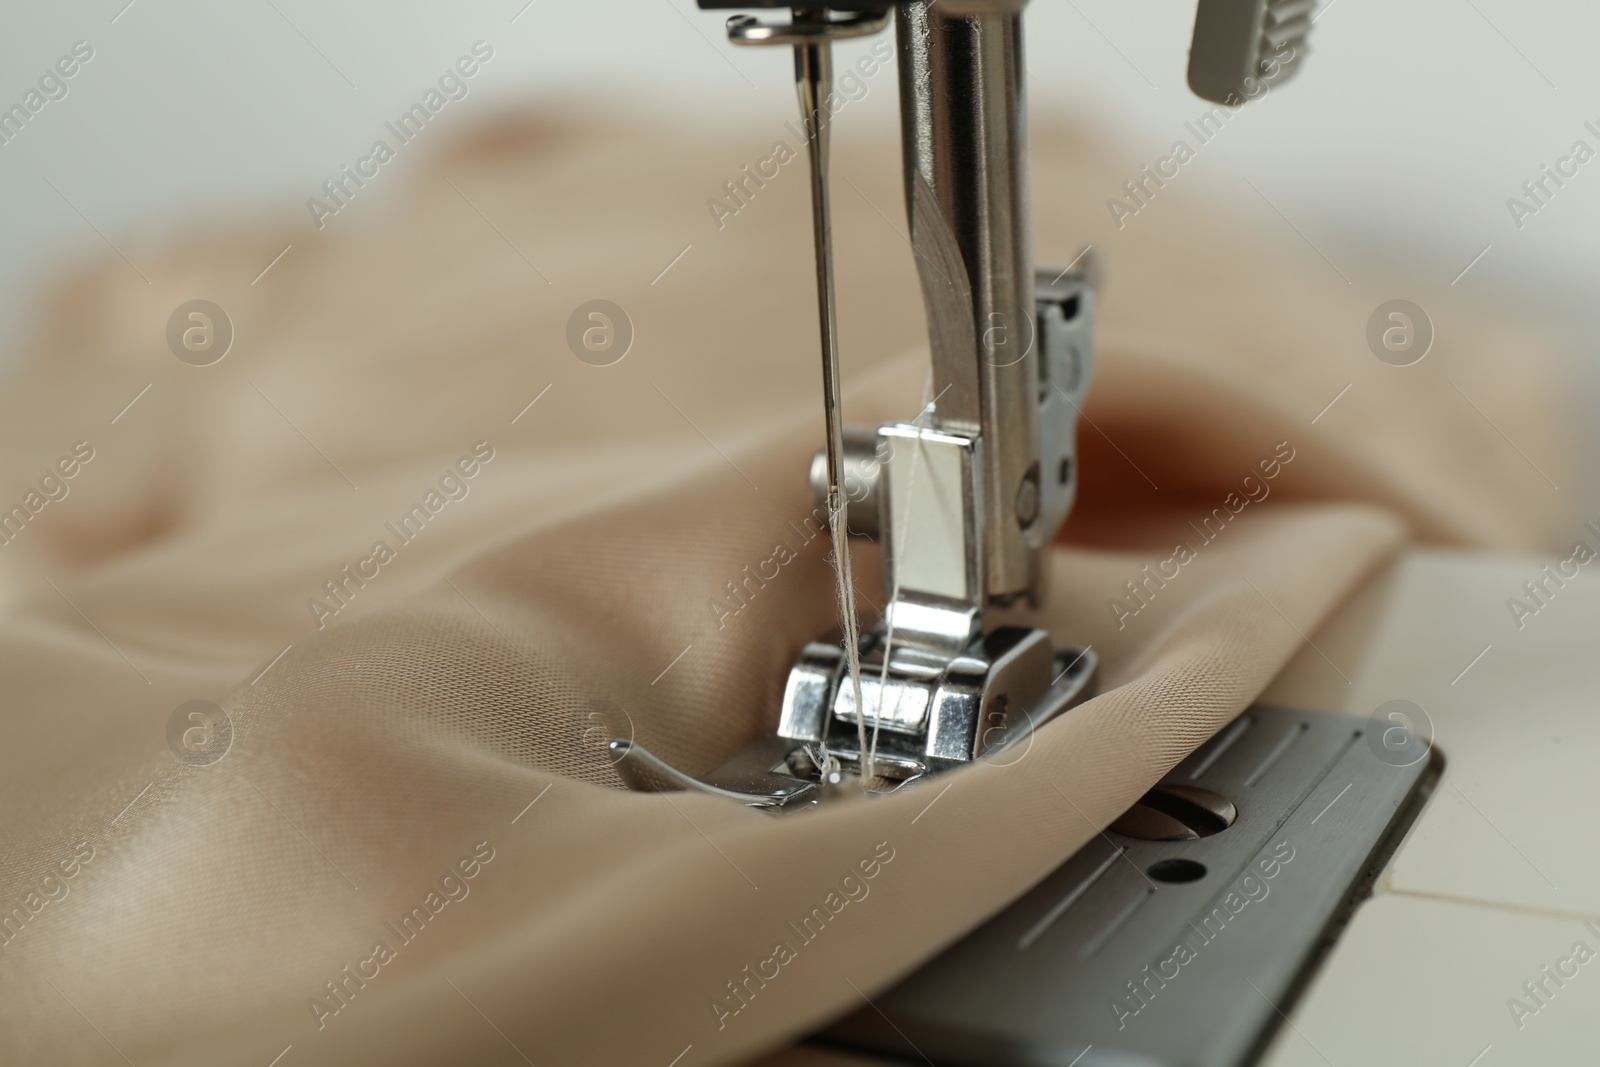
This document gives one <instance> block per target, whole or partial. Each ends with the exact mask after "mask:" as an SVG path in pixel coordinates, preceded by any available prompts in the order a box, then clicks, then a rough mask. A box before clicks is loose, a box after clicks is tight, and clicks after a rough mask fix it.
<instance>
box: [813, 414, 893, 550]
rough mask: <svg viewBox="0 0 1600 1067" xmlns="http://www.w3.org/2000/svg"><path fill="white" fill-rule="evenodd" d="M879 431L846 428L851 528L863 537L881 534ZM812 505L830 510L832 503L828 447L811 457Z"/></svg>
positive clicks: (846, 490)
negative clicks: (879, 517) (879, 515)
mask: <svg viewBox="0 0 1600 1067" xmlns="http://www.w3.org/2000/svg"><path fill="white" fill-rule="evenodd" d="M881 466H882V457H881V456H880V454H879V452H878V431H877V429H876V428H875V427H872V426H851V425H848V424H847V425H846V426H845V428H844V478H843V488H844V493H845V496H846V497H848V498H849V500H850V532H851V533H853V534H856V535H857V536H860V537H871V538H876V537H877V536H878V484H879V478H878V471H879V469H880V467H881ZM810 482H811V506H812V507H813V508H820V509H822V510H823V511H824V513H826V511H827V507H828V450H827V449H825V448H823V449H818V450H817V454H816V455H815V456H813V457H812V458H811V472H810Z"/></svg>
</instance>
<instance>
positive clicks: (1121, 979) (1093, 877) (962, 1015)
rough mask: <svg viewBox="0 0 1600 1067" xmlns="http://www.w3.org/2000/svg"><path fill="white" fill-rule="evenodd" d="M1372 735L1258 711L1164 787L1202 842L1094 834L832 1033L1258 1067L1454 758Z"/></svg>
mask: <svg viewBox="0 0 1600 1067" xmlns="http://www.w3.org/2000/svg"><path fill="white" fill-rule="evenodd" d="M1364 726H1365V723H1363V722H1362V721H1360V720H1357V719H1351V718H1349V717H1347V716H1342V715H1331V714H1327V713H1322V712H1307V711H1293V710H1288V709H1283V708H1272V707H1262V706H1257V707H1253V708H1250V709H1249V710H1247V711H1246V712H1245V713H1244V714H1243V715H1242V716H1240V718H1239V719H1238V720H1236V721H1235V722H1234V723H1233V724H1232V725H1231V726H1229V727H1227V728H1225V729H1224V730H1222V731H1221V732H1220V733H1219V734H1218V735H1217V736H1216V737H1214V738H1213V739H1212V740H1211V741H1209V742H1208V743H1207V744H1206V745H1204V746H1202V747H1201V748H1200V749H1199V750H1198V751H1197V752H1195V753H1194V754H1193V755H1191V756H1190V757H1189V758H1188V759H1186V760H1185V761H1184V762H1183V763H1181V764H1180V765H1179V766H1178V767H1177V768H1175V769H1174V770H1173V771H1172V773H1170V774H1169V775H1168V776H1167V777H1166V778H1165V779H1163V786H1165V787H1167V793H1168V795H1169V796H1170V795H1171V793H1172V791H1174V790H1177V791H1179V792H1178V795H1179V796H1181V797H1184V798H1185V799H1186V801H1187V805H1185V804H1173V803H1169V802H1164V801H1162V800H1161V799H1159V798H1158V799H1156V800H1155V803H1156V804H1157V805H1160V806H1161V807H1165V808H1166V811H1165V812H1164V813H1163V814H1166V815H1167V816H1169V818H1170V819H1172V820H1173V821H1176V822H1178V823H1183V822H1185V821H1192V822H1194V823H1195V827H1194V829H1195V831H1196V832H1195V833H1194V834H1193V835H1192V836H1191V835H1177V834H1171V833H1168V834H1166V835H1165V836H1168V837H1171V836H1179V837H1181V838H1183V839H1179V840H1140V839H1137V838H1134V837H1129V836H1126V835H1125V834H1121V833H1118V832H1116V831H1115V830H1111V831H1108V832H1107V833H1105V834H1103V835H1098V836H1096V837H1095V839H1094V840H1093V841H1091V842H1090V843H1089V844H1088V845H1086V846H1085V847H1084V848H1083V849H1081V850H1080V851H1079V852H1078V853H1077V854H1075V855H1074V856H1073V857H1072V858H1071V859H1069V860H1068V861H1067V862H1066V863H1065V864H1063V865H1062V866H1061V867H1059V868H1058V869H1057V870H1056V871H1055V872H1054V873H1052V874H1051V875H1049V876H1048V877H1047V878H1045V880H1044V881H1043V882H1041V883H1040V884H1039V885H1038V886H1036V887H1034V889H1033V890H1031V891H1030V892H1029V893H1027V894H1026V895H1025V896H1023V897H1022V898H1021V899H1020V900H1018V901H1017V902H1016V903H1014V904H1013V905H1011V906H1010V907H1009V908H1007V909H1006V910H1005V911H1003V912H1001V913H1000V914H999V915H998V916H996V917H995V918H994V919H993V920H991V921H990V922H989V923H987V924H986V925H984V926H982V927H980V928H979V929H978V930H976V931H975V932H973V933H972V934H971V935H969V936H968V937H967V938H966V939H965V940H963V941H960V942H958V943H957V944H956V945H954V946H953V947H952V948H950V949H949V950H947V951H946V952H945V953H944V954H943V955H941V956H939V957H937V958H935V959H934V960H933V961H932V962H930V963H929V964H928V965H926V966H925V967H923V968H922V969H921V970H920V971H917V972H916V973H914V974H913V975H911V977H910V978H908V979H906V980H905V981H904V982H903V983H901V984H900V985H899V986H898V987H896V988H895V989H893V990H890V991H889V992H888V993H885V994H883V995H881V996H878V997H874V998H873V1003H874V1004H875V1005H876V1007H875V1008H873V1009H866V1010H863V1011H861V1012H859V1013H858V1014H856V1015H853V1016H850V1017H848V1018H846V1019H844V1020H842V1021H840V1022H839V1023H837V1024H835V1025H834V1026H833V1027H831V1028H830V1029H829V1030H827V1031H826V1032H825V1033H824V1034H822V1035H820V1036H819V1038H818V1040H820V1041H822V1042H825V1043H828V1044H833V1045H843V1046H846V1047H850V1048H854V1049H859V1050H865V1051H870V1052H873V1053H876V1054H877V1055H880V1056H883V1055H887V1056H890V1057H895V1058H899V1059H904V1060H905V1061H907V1062H915V1063H923V1062H927V1061H928V1060H931V1061H932V1062H934V1063H936V1064H938V1065H939V1067H957V1065H968V1067H1024V1065H1025V1067H1067V1065H1068V1064H1075V1065H1076V1067H1113V1065H1116V1067H1132V1065H1138V1067H1238V1065H1242V1064H1248V1063H1251V1062H1253V1061H1254V1060H1255V1059H1256V1058H1257V1057H1258V1056H1259V1055H1260V1052H1261V1050H1262V1049H1263V1048H1264V1047H1265V1045H1266V1042H1267V1040H1268V1039H1269V1038H1270V1037H1271V1036H1272V1033H1273V1031H1274V1030H1275V1029H1276V1027H1277V1026H1278V1025H1279V1024H1280V1023H1281V1021H1282V1019H1283V1015H1282V1014H1280V1010H1281V1012H1287V1011H1289V1009H1290V1005H1291V1003H1292V1002H1293V999H1294V997H1295V995H1296V994H1297V993H1298V991H1299V989H1300V988H1301V987H1302V986H1303V984H1304V983H1305V981H1306V980H1307V979H1308V977H1309V974H1310V972H1311V970H1312V969H1313V968H1314V967H1315V965H1316V962H1317V961H1318V959H1319V958H1320V957H1321V956H1322V954H1323V953H1324V952H1325V951H1326V949H1327V947H1328V946H1329V945H1330V944H1331V943H1332V941H1333V939H1334V937H1336V936H1337V933H1338V930H1339V929H1340V928H1341V927H1342V925H1343V923H1344V921H1345V920H1346V919H1347V918H1348V916H1349V914H1350V912H1351V911H1352V910H1353V908H1354V906H1355V904H1356V903H1357V902H1358V901H1359V899H1360V898H1361V897H1362V896H1363V895H1364V893H1365V891H1366V889H1367V887H1368V886H1369V885H1370V881H1371V879H1372V877H1374V876H1375V874H1376V871H1377V869H1378V868H1379V867H1381V866H1382V864H1383V863H1384V862H1385V861H1386V860H1387V857H1388V856H1389V854H1390V853H1391V852H1392V850H1393V847H1394V845H1395V844H1396V843H1397V842H1398V839H1399V836H1400V835H1401V834H1402V833H1403V832H1404V830H1405V828H1406V827H1407V826H1409V825H1410V823H1411V821H1412V820H1413V819H1414V817H1415V814H1416V811H1417V809H1418V808H1419V807H1420V805H1421V802H1422V799H1423V798H1424V797H1425V796H1426V793H1427V791H1428V790H1429V789H1430V788H1431V786H1432V783H1433V781H1435V780H1436V779H1437V775H1438V767H1439V766H1440V765H1441V763H1442V761H1441V760H1440V759H1439V757H1438V755H1437V753H1434V754H1432V755H1431V757H1430V758H1423V759H1420V760H1419V761H1418V762H1416V763H1414V764H1413V765H1411V766H1408V767H1396V766H1391V765H1390V764H1389V763H1387V762H1384V760H1382V759H1380V758H1379V756H1378V754H1377V751H1376V747H1375V746H1373V745H1371V744H1369V743H1368V741H1367V739H1366V738H1365V736H1364V732H1363V728H1364ZM1155 792H1156V791H1152V793H1155ZM1208 794H1215V795H1217V796H1220V797H1221V798H1225V800H1226V801H1228V802H1231V803H1232V805H1233V807H1234V809H1235V810H1234V812H1233V813H1232V814H1234V815H1235V816H1236V817H1235V818H1234V819H1233V820H1232V824H1231V825H1227V826H1225V827H1222V828H1218V822H1217V820H1218V819H1219V818H1220V817H1221V816H1225V815H1226V814H1229V813H1228V812H1227V811H1226V809H1222V811H1221V815H1219V814H1218V811H1217V807H1216V805H1215V803H1214V802H1210V801H1208ZM1150 799H1151V797H1150V796H1149V795H1147V798H1146V801H1142V802H1141V806H1148V805H1147V803H1146V802H1147V801H1150ZM1138 807H1139V806H1136V808H1135V809H1134V810H1135V811H1137V810H1138ZM1152 810H1157V811H1158V810H1159V809H1158V808H1157V809H1152ZM1125 820H1126V817H1125ZM1125 820H1124V821H1120V822H1119V825H1123V826H1124V827H1125V828H1127V827H1128V826H1130V825H1131V826H1132V827H1134V828H1137V827H1138V826H1139V825H1140V821H1139V820H1134V822H1133V823H1132V824H1129V823H1127V822H1126V821H1125ZM1145 824H1146V825H1150V826H1154V827H1157V828H1162V827H1164V826H1165V824H1163V823H1161V822H1160V820H1146V822H1145Z"/></svg>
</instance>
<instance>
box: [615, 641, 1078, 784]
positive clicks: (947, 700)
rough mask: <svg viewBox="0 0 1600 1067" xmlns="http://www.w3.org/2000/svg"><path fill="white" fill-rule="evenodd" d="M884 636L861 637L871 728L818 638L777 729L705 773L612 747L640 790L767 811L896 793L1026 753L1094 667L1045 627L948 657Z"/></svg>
mask: <svg viewBox="0 0 1600 1067" xmlns="http://www.w3.org/2000/svg"><path fill="white" fill-rule="evenodd" d="M886 638H887V635H886V634H885V632H884V630H883V627H882V626H881V625H880V626H879V628H878V629H876V630H874V631H872V632H871V633H869V634H866V635H864V636H863V638H862V650H861V676H860V688H861V704H862V705H863V706H864V707H866V708H867V709H869V710H868V713H867V717H866V722H865V723H864V724H863V723H861V722H860V719H859V716H858V715H857V714H856V696H855V692H856V690H855V686H854V685H852V684H851V681H850V674H849V667H848V665H847V663H846V660H845V655H844V650H843V649H842V648H840V647H839V646H838V645H837V644H832V643H828V642H822V641H814V642H812V643H811V644H809V645H807V646H806V647H805V650H804V651H803V652H801V654H800V658H799V660H798V662H796V663H795V665H794V667H792V668H791V669H790V672H789V681H788V684H787V686H786V687H785V690H784V696H783V709H782V713H781V715H780V717H779V723H778V729H777V731H776V732H775V733H774V734H771V735H768V736H766V737H763V738H760V739H758V740H756V741H754V742H752V743H751V744H750V745H748V746H746V747H745V748H744V749H743V750H742V751H741V752H740V753H739V754H738V755H736V756H734V757H733V758H732V759H730V760H728V761H727V762H726V763H723V764H722V765H721V766H719V767H717V768H716V769H715V770H712V771H710V772H709V773H707V774H705V775H703V776H700V777H696V776H694V775H691V774H687V773H685V772H683V771H681V770H679V769H677V768H676V767H673V766H672V765H671V764H669V763H667V762H666V761H664V760H662V759H661V758H660V757H658V756H656V755H655V754H653V753H652V752H650V751H649V750H648V749H646V748H645V747H644V746H642V745H640V744H638V743H637V742H635V741H631V740H624V739H621V738H619V739H616V740H613V741H612V742H611V743H610V746H609V747H610V750H611V754H612V757H613V759H614V762H615V766H616V768H617V773H618V774H620V775H621V776H622V780H623V781H624V782H625V783H626V784H627V785H628V786H629V788H632V789H636V790H640V791H643V792H666V791H674V790H696V791H699V792H702V793H709V794H711V795H713V796H720V797H723V798H726V799H729V800H737V801H739V802H740V803H742V804H747V805H749V806H751V807H756V808H764V809H768V810H781V809H794V808H799V807H808V806H811V805H814V804H817V803H820V802H821V801H823V800H825V799H828V798H829V797H832V796H839V795H847V794H850V793H856V792H867V793H875V794H883V793H890V792H894V791H895V790H897V789H900V788H903V787H905V786H907V785H910V784H911V783H913V782H915V781H917V780H918V779H920V778H924V777H926V776H928V775H932V774H937V773H939V772H941V771H946V770H950V769H952V768H954V767H959V766H961V765H963V764H966V763H970V762H972V761H973V760H976V759H980V758H986V759H993V760H1003V761H1006V762H1016V761H1018V760H1020V759H1022V758H1023V757H1024V756H1025V755H1026V754H1027V752H1028V750H1029V748H1030V747H1031V745H1032V741H1033V733H1034V731H1035V730H1037V729H1038V728H1039V727H1040V726H1042V725H1044V724H1045V723H1046V722H1049V721H1050V720H1051V719H1053V718H1055V717H1056V716H1057V715H1060V714H1061V713H1062V712H1064V711H1067V710H1068V709H1070V708H1072V707H1073V706H1075V705H1077V704H1080V703H1082V702H1083V701H1084V700H1086V699H1087V698H1088V697H1089V696H1090V695H1091V694H1092V692H1093V690H1094V682H1095V677H1096V674H1097V673H1098V660H1097V658H1096V657H1095V654H1094V653H1093V651H1091V650H1089V649H1076V648H1063V649H1058V648H1055V647H1054V646H1053V645H1052V644H1051V643H1050V637H1049V635H1048V634H1046V633H1045V632H1044V631H1043V630H1032V629H1024V628H1021V627H1014V626H1013V627H1001V628H999V629H997V630H994V631H993V632H991V633H989V634H987V635H985V636H983V637H980V638H978V639H977V640H975V641H973V642H972V644H971V645H970V646H968V648H967V649H965V650H964V651H963V652H962V653H961V654H959V655H957V656H954V657H948V658H941V657H936V656H931V655H929V654H928V653H927V652H926V651H923V650H919V649H916V648H914V647H910V646H907V647H904V648H900V647H894V646H893V645H892V644H891V643H890V642H889V641H888V640H887V639H886ZM886 654H887V656H886ZM886 659H887V663H886ZM863 725H864V726H865V734H866V737H867V750H866V752H865V753H863V752H862V745H861V735H862V732H863V731H862V726H863ZM874 726H876V731H874ZM874 733H876V736H877V743H876V746H875V747H874V744H873V735H874Z"/></svg>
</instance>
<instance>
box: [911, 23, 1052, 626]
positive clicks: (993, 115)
mask: <svg viewBox="0 0 1600 1067" xmlns="http://www.w3.org/2000/svg"><path fill="white" fill-rule="evenodd" d="M896 20H897V21H896V26H897V30H898V34H899V49H900V114H901V133H902V141H903V146H904V153H905V178H906V202H907V204H908V207H909V215H910V226H911V244H912V248H913V250H914V251H915V253H916V262H917V272H918V275H919V277H920V279H921V282H922V295H923V302H924V304H925V305H926V311H927V318H928V335H929V337H928V339H929V343H930V345H931V348H932V355H933V377H934V390H935V392H936V393H937V394H938V396H939V400H938V410H937V412H936V414H935V418H934V425H935V426H936V427H938V428H939V429H942V430H964V431H967V432H973V433H977V434H979V435H981V436H982V438H983V441H984V453H985V455H984V481H985V483H986V486H987V489H988V492H987V493H986V494H985V499H984V507H985V516H986V520H987V521H986V531H985V550H984V556H985V578H986V586H985V592H986V594H987V596H988V598H989V599H991V600H997V601H1002V602H1003V601H1007V600H1011V599H1014V598H1016V597H1018V596H1021V595H1025V594H1028V593H1030V592H1031V591H1032V589H1033V586H1034V583H1035V581H1036V578H1037V571H1038V567H1037V563H1036V560H1035V556H1036V554H1037V552H1038V549H1039V545H1040V543H1041V530H1040V528H1039V526H1038V524H1037V523H1036V522H1033V521H1028V522H1023V521H1021V520H1020V519H1019V517H1018V510H1017V508H1016V506H1015V502H1016V501H1017V499H1018V496H1019V494H1022V493H1027V492H1029V490H1025V489H1024V488H1023V485H1024V483H1025V482H1029V481H1031V482H1032V483H1034V484H1033V489H1032V490H1031V491H1032V492H1034V493H1037V491H1038V479H1039V413H1038V406H1039V405H1038V395H1037V392H1038V356H1037V352H1036V347H1037V346H1036V338H1035V336H1034V335H1035V329H1034V292H1033V286H1034V278H1033V256H1032V249H1031V236H1030V233H1029V213H1028V140H1027V114H1026V94H1025V86H1024V75H1023V48H1022V16H1021V14H1020V13H1019V12H1012V13H1005V14H997V13H986V14H967V15H960V16H954V17H952V16H951V15H947V14H945V13H944V9H943V8H941V7H939V6H938V3H937V0H933V2H924V0H916V2H912V3H907V4H902V5H900V7H899V8H897V14H896Z"/></svg>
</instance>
